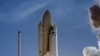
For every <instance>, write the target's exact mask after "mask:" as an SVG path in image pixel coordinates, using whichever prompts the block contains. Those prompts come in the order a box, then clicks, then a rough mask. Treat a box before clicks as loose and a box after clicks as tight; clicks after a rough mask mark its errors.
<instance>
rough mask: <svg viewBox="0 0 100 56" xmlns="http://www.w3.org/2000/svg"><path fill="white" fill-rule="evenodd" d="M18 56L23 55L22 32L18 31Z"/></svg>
mask: <svg viewBox="0 0 100 56" xmlns="http://www.w3.org/2000/svg"><path fill="white" fill-rule="evenodd" d="M18 56H21V32H20V31H18Z"/></svg>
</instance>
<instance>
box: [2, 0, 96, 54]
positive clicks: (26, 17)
mask: <svg viewBox="0 0 100 56" xmlns="http://www.w3.org/2000/svg"><path fill="white" fill-rule="evenodd" d="M93 4H94V1H93V0H0V56H17V51H18V50H17V32H18V31H19V30H21V34H22V56H38V24H39V21H40V20H42V17H43V14H44V12H45V11H46V10H47V9H48V10H49V11H50V13H51V15H52V19H53V21H54V23H55V24H56V26H57V29H58V47H59V56H82V51H83V48H84V47H85V46H97V39H96V37H95V36H96V34H95V33H93V32H92V30H91V26H90V22H89V16H88V8H89V7H91V6H93Z"/></svg>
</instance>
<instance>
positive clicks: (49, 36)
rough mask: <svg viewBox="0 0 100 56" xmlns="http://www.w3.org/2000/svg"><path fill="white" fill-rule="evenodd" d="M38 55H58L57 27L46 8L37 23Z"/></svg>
mask: <svg viewBox="0 0 100 56" xmlns="http://www.w3.org/2000/svg"><path fill="white" fill-rule="evenodd" d="M38 33H39V34H38V35H39V38H38V39H39V42H38V43H39V45H38V46H39V56H58V42H57V28H56V26H55V25H54V24H53V22H52V19H51V15H50V12H49V11H48V10H46V12H45V13H44V16H43V19H42V21H40V23H39V25H38Z"/></svg>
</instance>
